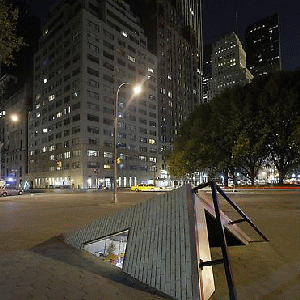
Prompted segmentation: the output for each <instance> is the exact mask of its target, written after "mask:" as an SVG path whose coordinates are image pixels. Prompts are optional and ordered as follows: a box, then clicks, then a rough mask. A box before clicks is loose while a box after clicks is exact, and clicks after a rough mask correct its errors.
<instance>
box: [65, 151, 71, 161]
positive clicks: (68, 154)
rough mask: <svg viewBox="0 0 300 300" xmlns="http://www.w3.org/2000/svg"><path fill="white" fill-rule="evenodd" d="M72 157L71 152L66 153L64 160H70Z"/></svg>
mask: <svg viewBox="0 0 300 300" xmlns="http://www.w3.org/2000/svg"><path fill="white" fill-rule="evenodd" d="M70 157H71V152H70V151H67V152H65V153H64V158H67V159H68V158H70Z"/></svg>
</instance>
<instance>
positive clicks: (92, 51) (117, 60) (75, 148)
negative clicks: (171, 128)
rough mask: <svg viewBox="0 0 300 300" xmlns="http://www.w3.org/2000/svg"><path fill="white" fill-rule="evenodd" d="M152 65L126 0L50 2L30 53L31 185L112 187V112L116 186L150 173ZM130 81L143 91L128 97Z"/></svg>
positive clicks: (154, 152) (154, 151)
mask: <svg viewBox="0 0 300 300" xmlns="http://www.w3.org/2000/svg"><path fill="white" fill-rule="evenodd" d="M156 65H157V63H156V57H155V55H153V54H151V53H150V52H149V51H148V50H147V38H146V36H145V35H144V31H143V29H142V28H141V26H140V23H139V19H138V18H137V17H136V16H135V15H134V14H133V13H132V12H131V10H130V7H129V5H128V4H127V3H126V2H124V1H117V0H106V1H89V3H87V2H86V1H83V0H82V1H81V0H77V1H76V0H74V1H70V0H61V1H59V2H58V3H56V5H54V6H53V7H52V10H51V12H50V18H49V20H48V22H47V24H46V25H45V26H44V28H43V36H42V37H41V38H40V47H39V50H38V52H37V53H36V54H35V58H34V109H33V110H32V112H30V114H29V173H30V180H31V182H32V185H33V187H40V188H43V187H51V186H52V187H55V186H67V187H74V188H96V187H100V186H101V187H107V188H111V187H112V183H113V176H114V171H113V170H114V165H113V160H114V141H113V126H114V116H115V114H117V151H118V153H117V156H118V159H117V160H118V186H120V187H128V186H131V185H133V184H136V183H138V182H141V181H148V180H151V179H152V180H154V178H153V177H156V176H155V173H156V172H159V170H158V166H157V162H158V155H159V153H158V101H157V86H156V85H157V82H156V77H157V73H156V72H157V70H156ZM137 83H138V84H141V85H142V93H141V94H140V95H138V96H134V95H133V93H132V87H133V86H134V85H135V84H137ZM116 99H118V103H117V111H115V108H114V105H115V101H116Z"/></svg>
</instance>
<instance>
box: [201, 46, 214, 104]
mask: <svg viewBox="0 0 300 300" xmlns="http://www.w3.org/2000/svg"><path fill="white" fill-rule="evenodd" d="M211 54H212V44H209V45H205V46H204V47H203V78H202V95H203V96H202V102H203V103H207V102H208V99H209V98H208V95H209V88H210V82H211V80H212V62H211Z"/></svg>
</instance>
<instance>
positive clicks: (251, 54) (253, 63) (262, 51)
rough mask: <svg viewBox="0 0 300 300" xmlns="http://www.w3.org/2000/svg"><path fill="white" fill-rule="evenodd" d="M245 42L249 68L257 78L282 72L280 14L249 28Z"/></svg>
mask: <svg viewBox="0 0 300 300" xmlns="http://www.w3.org/2000/svg"><path fill="white" fill-rule="evenodd" d="M245 41H246V48H247V68H248V69H249V70H250V71H251V73H252V74H253V75H254V76H255V77H256V76H260V75H267V74H269V73H271V72H274V71H280V70H281V51H280V28H279V17H278V14H274V15H272V16H270V17H267V18H265V19H263V20H260V21H258V22H256V23H254V24H251V25H250V26H248V27H247V29H246V33H245Z"/></svg>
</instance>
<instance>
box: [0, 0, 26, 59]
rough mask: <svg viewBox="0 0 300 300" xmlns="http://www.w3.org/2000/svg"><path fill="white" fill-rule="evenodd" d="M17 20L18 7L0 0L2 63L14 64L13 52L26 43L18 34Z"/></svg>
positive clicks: (0, 49) (0, 51)
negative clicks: (15, 7) (14, 7)
mask: <svg viewBox="0 0 300 300" xmlns="http://www.w3.org/2000/svg"><path fill="white" fill-rule="evenodd" d="M17 20H18V9H13V8H12V6H7V5H6V4H5V2H4V1H3V0H0V64H2V63H3V64H6V65H10V64H12V63H13V52H14V51H18V50H19V49H20V47H21V46H24V45H25V43H24V42H23V38H22V37H18V35H17Z"/></svg>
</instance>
